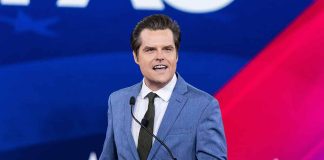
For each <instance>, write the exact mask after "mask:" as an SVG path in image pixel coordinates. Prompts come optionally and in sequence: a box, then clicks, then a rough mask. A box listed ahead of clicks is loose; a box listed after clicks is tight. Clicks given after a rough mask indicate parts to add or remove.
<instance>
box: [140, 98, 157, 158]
mask: <svg viewBox="0 0 324 160" xmlns="http://www.w3.org/2000/svg"><path fill="white" fill-rule="evenodd" d="M147 97H148V99H149V103H148V108H147V111H146V113H145V116H144V118H143V119H145V120H146V122H147V124H143V125H146V126H147V127H146V128H147V129H148V130H149V131H150V132H151V133H153V127H154V115H155V108H154V98H155V97H157V94H155V93H153V92H150V93H149V94H148V95H147ZM142 122H143V121H142ZM152 139H153V137H152V136H151V135H149V134H148V133H147V132H146V131H145V130H144V128H143V127H141V130H140V132H139V136H138V145H137V151H138V154H139V157H140V159H141V160H146V159H147V156H148V155H149V153H150V150H151V148H152Z"/></svg>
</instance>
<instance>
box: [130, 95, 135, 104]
mask: <svg viewBox="0 0 324 160" xmlns="http://www.w3.org/2000/svg"><path fill="white" fill-rule="evenodd" d="M135 101H136V99H135V97H134V96H132V97H131V98H130V99H129V104H130V105H131V106H133V105H135Z"/></svg>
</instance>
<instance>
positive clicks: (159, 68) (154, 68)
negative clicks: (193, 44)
mask: <svg viewBox="0 0 324 160" xmlns="http://www.w3.org/2000/svg"><path fill="white" fill-rule="evenodd" d="M167 68H168V66H166V65H163V64H159V65H155V66H154V67H153V70H155V71H156V70H164V69H167Z"/></svg>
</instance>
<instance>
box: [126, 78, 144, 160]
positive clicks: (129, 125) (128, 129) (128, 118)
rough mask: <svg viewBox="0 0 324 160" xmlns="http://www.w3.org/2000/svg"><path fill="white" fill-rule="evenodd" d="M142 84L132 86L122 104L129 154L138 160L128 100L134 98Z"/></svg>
mask: <svg viewBox="0 0 324 160" xmlns="http://www.w3.org/2000/svg"><path fill="white" fill-rule="evenodd" d="M141 86H142V83H138V84H136V85H134V86H133V87H132V88H130V92H129V94H128V96H126V97H125V102H124V113H125V114H124V126H125V133H126V136H127V141H128V144H129V146H130V149H131V152H132V154H133V156H134V157H135V158H136V159H137V160H139V156H138V153H137V149H136V145H135V142H134V138H133V135H132V115H131V106H130V105H129V99H130V97H132V96H134V97H135V98H136V97H137V95H138V94H139V92H140V90H141Z"/></svg>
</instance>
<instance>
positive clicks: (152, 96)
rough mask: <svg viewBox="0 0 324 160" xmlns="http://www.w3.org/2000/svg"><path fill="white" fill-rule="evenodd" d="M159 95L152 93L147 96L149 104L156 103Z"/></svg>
mask: <svg viewBox="0 0 324 160" xmlns="http://www.w3.org/2000/svg"><path fill="white" fill-rule="evenodd" d="M157 96H158V95H157V94H156V93H153V92H150V93H149V94H147V98H148V99H149V102H154V98H156V97H157Z"/></svg>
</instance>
